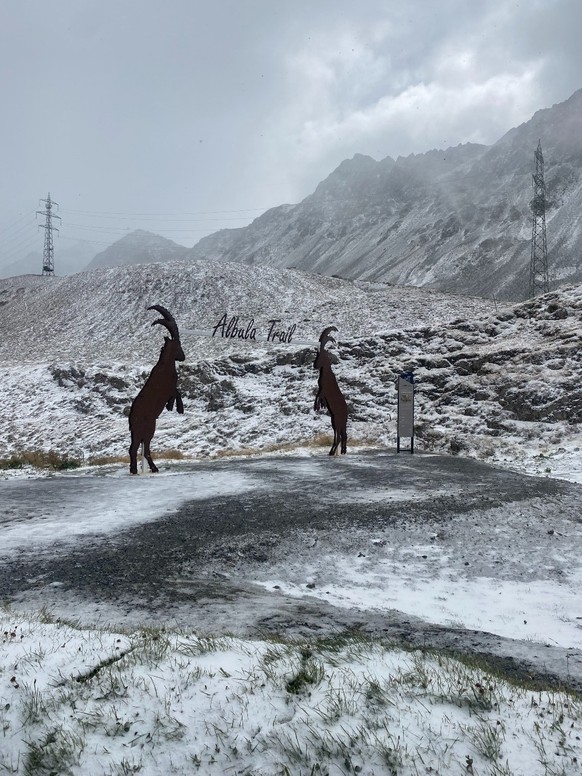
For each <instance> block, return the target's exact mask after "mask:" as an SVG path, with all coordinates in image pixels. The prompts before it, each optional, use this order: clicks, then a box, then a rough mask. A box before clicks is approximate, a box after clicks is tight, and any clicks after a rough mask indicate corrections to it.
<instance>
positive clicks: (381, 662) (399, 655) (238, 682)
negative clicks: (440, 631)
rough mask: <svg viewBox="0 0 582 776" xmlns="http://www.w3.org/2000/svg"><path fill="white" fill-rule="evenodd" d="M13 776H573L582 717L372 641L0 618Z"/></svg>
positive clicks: (581, 747)
mask: <svg viewBox="0 0 582 776" xmlns="http://www.w3.org/2000/svg"><path fill="white" fill-rule="evenodd" d="M0 633H1V634H2V636H1V637H0V638H1V645H2V650H1V651H0V732H1V735H2V738H1V741H2V746H1V747H0V767H2V768H3V769H5V770H6V771H7V772H9V773H13V774H29V773H32V772H34V773H49V772H50V773H63V774H64V773H68V774H71V775H72V776H81V774H87V773H91V774H95V775H96V776H100V775H101V774H121V773H123V774H128V773H137V772H139V773H140V774H143V775H144V776H159V774H169V773H172V774H176V775H177V776H180V775H181V774H192V773H204V774H209V776H210V775H211V774H217V775H220V776H223V775H224V774H228V773H233V774H234V773H239V774H251V773H252V774H256V775H257V776H279V775H280V774H294V775H296V776H300V775H303V774H305V776H306V775H307V774H313V773H321V774H328V776H345V774H350V773H353V774H361V776H382V774H396V773H397V774H399V776H418V774H420V773H451V774H452V773H457V772H458V773H461V772H462V773H472V774H479V775H481V774H506V775H509V774H511V775H512V776H538V775H539V776H542V774H548V773H564V774H566V773H567V774H568V776H570V775H571V774H575V773H580V763H581V761H582V741H581V738H582V729H581V724H582V704H581V703H580V700H579V699H575V698H573V697H571V696H568V695H565V694H563V693H560V692H551V693H548V692H539V691H535V692H533V691H530V690H526V689H524V688H522V687H519V686H514V685H510V684H507V683H506V682H504V681H502V680H500V679H499V678H496V677H493V676H491V675H489V674H487V673H486V672H484V671H482V670H479V669H477V668H474V667H467V666H466V665H463V664H461V663H458V662H457V661H454V660H451V659H447V658H442V657H438V656H431V655H430V654H428V655H427V654H424V653H420V652H413V653H405V652H402V651H399V650H397V649H394V648H392V647H390V646H388V645H386V644H383V643H382V642H379V641H366V640H363V639H347V640H346V639H337V640H333V639H328V640H326V641H324V642H321V643H317V642H311V643H307V642H305V643H301V644H298V643H293V644H284V643H280V642H277V643H273V642H268V641H244V640H240V639H232V638H228V639H226V638H222V639H211V638H199V637H197V636H195V635H193V634H188V633H183V634H177V633H166V632H164V631H158V630H154V631H152V630H150V631H138V632H134V633H131V634H126V633H104V632H101V631H96V630H78V629H76V628H73V627H70V626H69V625H67V624H65V623H51V622H47V621H46V618H45V620H44V621H43V620H39V619H37V618H35V617H23V616H21V615H16V614H13V613H10V612H2V613H0Z"/></svg>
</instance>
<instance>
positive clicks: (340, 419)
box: [313, 326, 348, 455]
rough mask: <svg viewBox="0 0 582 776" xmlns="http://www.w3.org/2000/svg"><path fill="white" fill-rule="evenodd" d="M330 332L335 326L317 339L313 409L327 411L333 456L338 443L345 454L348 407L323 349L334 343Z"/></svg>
mask: <svg viewBox="0 0 582 776" xmlns="http://www.w3.org/2000/svg"><path fill="white" fill-rule="evenodd" d="M332 331H337V328H336V327H335V326H328V327H327V329H324V330H323V331H322V332H321V336H320V337H319V350H318V352H317V357H316V359H315V362H314V364H313V368H314V369H319V390H318V391H317V396H316V397H315V404H314V406H313V408H314V410H315V411H317V410H319V409H321V407H327V409H328V410H329V414H330V415H331V426H332V428H333V445H332V446H331V450H330V451H329V454H330V455H335V451H336V450H337V446H338V445H339V443H340V441H341V451H342V453H345V452H346V443H347V441H348V434H347V431H346V426H347V423H348V407H347V404H346V400H345V399H344V397H343V394H342V392H341V391H340V389H339V386H338V384H337V380H336V379H335V375H334V373H333V372H332V369H331V364H330V361H329V354H328V352H327V351H326V349H325V345H326V343H327V342H335V340H334V338H333V337H332V336H330V332H332Z"/></svg>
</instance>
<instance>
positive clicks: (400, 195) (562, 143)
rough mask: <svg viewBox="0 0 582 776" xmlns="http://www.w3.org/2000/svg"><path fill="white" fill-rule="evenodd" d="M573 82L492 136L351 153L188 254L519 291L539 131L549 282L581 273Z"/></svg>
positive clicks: (580, 180)
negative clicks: (399, 151) (391, 151)
mask: <svg viewBox="0 0 582 776" xmlns="http://www.w3.org/2000/svg"><path fill="white" fill-rule="evenodd" d="M581 126H582V90H579V91H577V92H575V93H574V94H573V95H572V97H570V98H569V99H568V100H566V101H565V102H563V103H560V104H558V105H554V106H553V107H552V108H550V109H546V110H540V111H538V112H537V113H536V114H535V115H534V116H533V117H532V118H531V119H530V121H528V122H526V123H525V124H522V125H521V126H519V127H517V128H514V129H512V130H510V131H509V132H508V133H507V134H506V135H504V137H502V138H501V139H500V140H499V141H498V142H497V143H495V145H493V146H491V147H487V146H482V145H475V144H466V145H460V146H457V147H455V148H447V149H443V150H432V151H429V152H427V153H425V154H418V155H414V154H413V155H411V156H408V157H406V158H402V157H399V158H398V159H397V160H395V161H394V160H393V159H391V158H390V157H386V158H385V159H383V160H381V161H375V160H374V159H372V158H370V157H368V156H363V155H361V154H356V155H355V156H354V157H353V158H352V159H350V160H345V161H344V162H342V163H341V164H340V165H339V167H338V168H337V169H336V170H335V171H334V172H333V173H332V174H331V175H330V176H329V177H328V178H327V179H326V180H324V181H323V182H322V183H320V185H319V186H318V187H317V189H316V191H315V192H314V193H313V194H312V195H311V196H309V197H307V198H306V199H304V200H303V201H302V202H301V203H299V204H297V205H283V206H281V207H278V208H273V209H272V210H269V211H267V212H266V213H265V214H264V215H262V216H260V217H259V218H257V219H256V220H255V221H254V222H253V223H252V224H251V225H249V226H248V227H245V228H242V229H234V230H222V231H220V232H218V233H216V234H214V235H209V236H208V237H205V238H203V239H202V240H201V241H200V242H199V243H198V244H197V245H196V246H194V248H193V249H192V251H191V252H190V255H191V256H192V257H194V258H211V259H215V260H221V261H240V262H244V263H247V264H269V265H272V266H275V267H290V266H295V267H298V268H299V269H304V270H307V271H311V272H313V271H316V272H321V273H325V274H328V275H332V274H337V275H341V276H342V277H347V278H353V279H361V280H371V281H378V280H381V281H386V282H390V283H395V284H399V285H416V286H429V287H432V288H436V289H440V290H445V291H454V292H455V293H468V294H479V295H481V296H496V297H497V298H504V299H512V300H520V299H524V298H525V296H526V295H527V291H528V271H529V259H530V240H531V210H530V201H531V199H532V196H533V192H532V173H533V172H534V171H535V165H534V152H535V150H536V147H537V144H538V140H541V143H542V148H543V152H544V157H545V180H546V187H547V230H548V249H549V254H550V255H549V265H550V275H551V278H552V283H553V287H557V286H558V285H559V284H562V283H565V282H570V283H571V282H579V281H582V260H581V256H582V216H581V212H582V133H581V132H580V127H581Z"/></svg>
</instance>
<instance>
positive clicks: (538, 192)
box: [529, 140, 550, 299]
mask: <svg viewBox="0 0 582 776" xmlns="http://www.w3.org/2000/svg"><path fill="white" fill-rule="evenodd" d="M535 162H536V171H535V173H534V175H533V176H532V177H533V190H534V195H533V200H532V203H531V209H532V228H531V260H530V265H529V298H530V299H533V298H534V297H535V296H538V295H539V294H547V293H548V291H549V290H550V281H549V276H548V246H547V243H546V184H545V182H544V155H543V154H542V141H541V140H538V147H537V148H536V152H535Z"/></svg>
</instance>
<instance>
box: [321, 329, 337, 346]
mask: <svg viewBox="0 0 582 776" xmlns="http://www.w3.org/2000/svg"><path fill="white" fill-rule="evenodd" d="M331 331H337V326H328V327H327V328H326V329H324V330H323V331H322V332H321V334H320V336H319V347H320V349H323V348H324V347H325V344H326V343H327V342H334V343H335V340H334V338H333V337H332V336H331V335H330V332H331Z"/></svg>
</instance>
